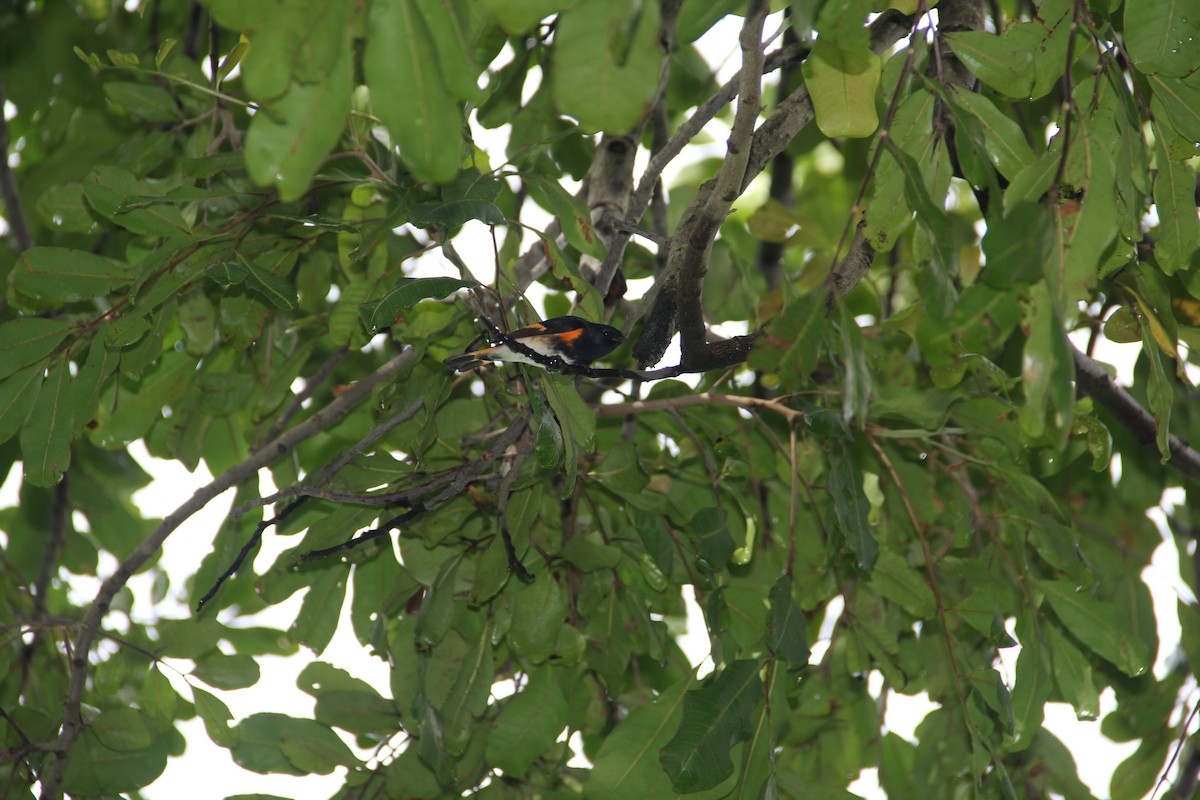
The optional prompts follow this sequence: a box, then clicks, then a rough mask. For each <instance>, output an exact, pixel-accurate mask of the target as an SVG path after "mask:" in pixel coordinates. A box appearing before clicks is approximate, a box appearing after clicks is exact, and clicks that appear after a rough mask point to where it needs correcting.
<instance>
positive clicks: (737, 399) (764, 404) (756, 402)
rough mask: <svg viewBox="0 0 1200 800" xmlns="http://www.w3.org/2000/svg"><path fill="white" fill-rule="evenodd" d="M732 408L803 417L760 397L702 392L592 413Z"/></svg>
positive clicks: (796, 420) (791, 419)
mask: <svg viewBox="0 0 1200 800" xmlns="http://www.w3.org/2000/svg"><path fill="white" fill-rule="evenodd" d="M705 405H718V406H733V407H735V408H742V409H746V410H748V411H753V410H760V409H761V410H763V411H770V412H772V413H774V414H779V415H781V416H783V417H784V418H785V419H787V421H788V422H793V423H801V422H804V421H805V419H806V417H805V415H804V412H803V411H797V410H796V409H794V408H789V407H788V406H785V405H784V404H783V403H781V402H779V401H778V400H770V399H767V398H764V397H749V396H747V395H740V394H720V393H719V392H705V393H704V394H685V395H680V396H679V397H664V398H661V399H658V400H635V401H633V402H631V403H613V404H612V405H607V406H600V407H599V408H598V409H596V416H598V417H623V416H625V415H626V414H642V413H646V412H650V411H674V410H676V409H680V408H687V407H688V406H705Z"/></svg>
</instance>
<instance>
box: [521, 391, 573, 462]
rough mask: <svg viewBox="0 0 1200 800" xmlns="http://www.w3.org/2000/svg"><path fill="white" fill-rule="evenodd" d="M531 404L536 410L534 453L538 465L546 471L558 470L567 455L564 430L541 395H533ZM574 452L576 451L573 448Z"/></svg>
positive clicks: (534, 419)
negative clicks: (565, 454)
mask: <svg viewBox="0 0 1200 800" xmlns="http://www.w3.org/2000/svg"><path fill="white" fill-rule="evenodd" d="M530 402H531V405H532V406H533V407H534V409H535V410H536V415H535V416H534V418H533V424H534V439H533V453H534V455H535V456H536V457H537V465H538V467H539V468H541V469H544V470H552V469H557V468H558V466H559V464H561V463H562V461H563V455H564V453H565V443H564V442H563V435H562V428H560V427H559V425H558V420H556V419H555V418H554V413H553V412H551V411H550V407H549V406H548V405H546V403H545V402H543V401H542V399H541V397H540V396H539V395H537V394H534V395H532V396H531V398H530ZM572 450H574V448H573V447H572Z"/></svg>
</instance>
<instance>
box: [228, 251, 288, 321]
mask: <svg viewBox="0 0 1200 800" xmlns="http://www.w3.org/2000/svg"><path fill="white" fill-rule="evenodd" d="M238 257H239V259H240V260H241V262H242V265H243V266H244V267H245V268H246V286H247V287H249V288H251V289H253V290H254V291H256V292H258V294H260V295H261V296H262V297H263V298H265V299H266V300H267V301H268V302H270V303H271V305H273V306H275V307H276V308H282V309H283V310H284V311H292V310H294V309H295V308H296V306H297V305H298V304H299V300H298V299H297V297H296V287H295V285H294V284H292V283H291V282H290V281H286V280H284V279H283V278H280V277H279V276H278V275H276V274H275V273H273V272H271V271H270V270H269V269H266V268H264V267H260V266H259V265H258V264H255V263H254V262H253V261H251V260H250V259H248V258H246V257H245V256H241V255H240V254H239V256H238Z"/></svg>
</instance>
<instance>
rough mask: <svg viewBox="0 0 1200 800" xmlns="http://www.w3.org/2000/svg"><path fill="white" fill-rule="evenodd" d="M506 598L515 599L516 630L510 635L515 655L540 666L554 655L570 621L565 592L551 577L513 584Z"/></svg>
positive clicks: (513, 604)
mask: <svg viewBox="0 0 1200 800" xmlns="http://www.w3.org/2000/svg"><path fill="white" fill-rule="evenodd" d="M505 595H506V596H510V597H512V608H513V612H512V614H513V616H512V629H511V630H509V632H508V639H509V644H510V645H511V646H512V649H513V652H515V653H516V654H517V655H519V656H521V657H522V658H527V659H529V660H530V661H531V662H533V663H534V664H540V663H542V662H543V661H545V660H546V659H547V658H549V657H550V654H551V653H553V652H554V645H555V642H556V641H557V640H558V631H559V629H560V628H562V626H563V622H564V621H565V619H566V612H567V606H566V603H565V602H563V596H562V590H561V589H559V586H558V582H557V581H556V580H554V576H553V575H551V574H549V573H541V574H539V575H537V577H536V578H535V579H534V580H533V581H532V582H531V583H522V582H521V581H511V582H509V584H508V589H507V590H506V591H505Z"/></svg>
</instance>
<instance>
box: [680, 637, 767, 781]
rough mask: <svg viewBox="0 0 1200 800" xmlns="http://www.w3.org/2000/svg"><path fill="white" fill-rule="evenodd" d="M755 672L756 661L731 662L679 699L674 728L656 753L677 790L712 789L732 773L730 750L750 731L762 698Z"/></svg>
mask: <svg viewBox="0 0 1200 800" xmlns="http://www.w3.org/2000/svg"><path fill="white" fill-rule="evenodd" d="M758 671H759V663H758V662H757V661H751V660H742V661H734V662H733V663H731V664H729V665H728V666H727V667H725V669H723V670H721V672H720V673H718V674H717V675H716V676H714V677H710V678H709V679H708V680H706V681H705V682H704V684H703V685H702V686H701V687H700V688H698V689H692V690H691V691H689V692H688V693H687V694H686V695H685V696H684V700H683V716H682V719H680V721H679V730H678V731H676V733H675V736H674V737H672V738H671V741H669V742H667V744H666V745H665V746H664V747H663V748H662V750H661V751H660V759H661V761H662V765H663V768H664V769H666V771H667V775H668V776H670V778H671V783H672V785H673V786H674V787H675V789H676V791H679V792H684V793H688V792H699V791H703V790H705V789H711V788H712V787H714V786H716V785H718V784H719V783H721V782H722V781H723V780H725V779H726V778H728V777H729V776H730V775H732V774H733V760H732V759H731V758H730V749H731V748H732V747H733V745H735V744H737V743H738V742H740V741H743V740H745V739H746V738H748V737H749V736H750V734H751V733H752V732H753V726H752V724H751V719H750V713H751V711H753V710H754V706H755V705H756V704H757V703H758V702H759V700H760V699H761V695H762V680H761V679H760V678H759V677H758Z"/></svg>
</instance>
